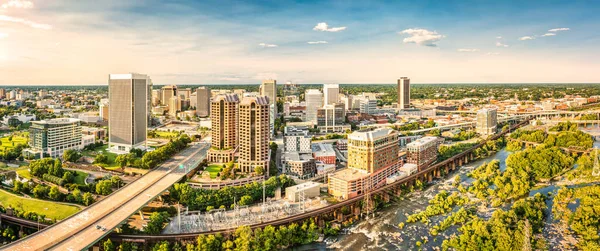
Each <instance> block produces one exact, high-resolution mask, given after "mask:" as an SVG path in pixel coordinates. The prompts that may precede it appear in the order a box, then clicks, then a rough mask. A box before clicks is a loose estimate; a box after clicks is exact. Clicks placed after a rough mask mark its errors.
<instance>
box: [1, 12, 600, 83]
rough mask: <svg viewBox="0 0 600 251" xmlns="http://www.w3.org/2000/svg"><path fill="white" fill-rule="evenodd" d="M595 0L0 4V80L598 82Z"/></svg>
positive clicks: (75, 81) (52, 81) (82, 81)
mask: <svg viewBox="0 0 600 251" xmlns="http://www.w3.org/2000/svg"><path fill="white" fill-rule="evenodd" d="M222 6H229V7H228V8H222ZM599 6H600V4H598V3H593V2H576V3H572V2H567V1H554V2H552V3H547V2H545V1H544V2H543V1H528V2H526V3H520V2H513V1H510V2H502V3H483V2H480V1H460V2H459V1H448V2H444V3H437V2H436V3H413V2H407V1H401V2H395V1H394V2H389V1H377V2H375V1H370V2H349V3H347V2H345V1H339V2H338V1H329V2H314V1H303V2H292V1H276V2H268V1H251V2H238V1H231V2H228V3H221V4H216V3H215V2H212V1H202V3H198V2H195V1H173V2H169V3H162V2H160V1H138V2H137V3H122V2H121V1H112V0H111V1H103V2H102V5H98V4H97V3H94V2H88V1H79V2H70V1H60V0H59V1H52V2H43V1H35V0H32V1H26V0H0V76H2V78H1V79H0V85H98V84H101V85H102V84H106V83H107V82H108V81H107V80H108V74H109V73H127V72H139V73H143V74H148V75H149V76H151V77H152V79H153V80H154V82H155V83H156V84H157V85H164V84H251V83H257V84H258V83H260V82H261V81H262V80H264V79H277V80H279V81H280V82H281V83H284V82H285V81H287V80H291V81H294V82H298V83H301V84H302V83H330V82H333V83H390V84H392V83H394V81H396V79H397V78H398V77H400V76H410V77H411V79H412V80H413V81H412V82H413V83H590V82H592V83H597V82H600V77H598V75H597V74H595V73H596V72H595V71H596V70H597V69H598V68H600V63H599V62H598V61H597V60H596V59H597V58H598V56H600V50H599V49H598V48H597V44H598V42H599V40H600V31H598V30H597V29H595V28H596V27H597V25H598V23H599V22H600V18H599V17H597V16H596V15H595V12H597V10H598V9H599ZM507 17H510V18H507Z"/></svg>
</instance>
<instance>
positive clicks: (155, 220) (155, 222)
mask: <svg viewBox="0 0 600 251" xmlns="http://www.w3.org/2000/svg"><path fill="white" fill-rule="evenodd" d="M168 220H169V214H168V213H167V212H154V213H152V215H150V220H149V221H148V224H147V226H146V228H144V232H146V233H149V234H159V233H160V232H161V231H162V229H163V227H164V224H165V223H166V222H167V221H168Z"/></svg>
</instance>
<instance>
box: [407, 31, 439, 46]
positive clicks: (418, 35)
mask: <svg viewBox="0 0 600 251" xmlns="http://www.w3.org/2000/svg"><path fill="white" fill-rule="evenodd" d="M399 34H408V35H410V37H407V38H405V39H404V40H402V41H403V42H404V43H415V44H418V45H425V46H431V47H435V46H437V44H436V43H437V42H438V41H440V40H441V39H442V38H444V37H446V36H444V35H442V34H439V33H437V31H429V30H426V29H406V30H403V31H401V32H399Z"/></svg>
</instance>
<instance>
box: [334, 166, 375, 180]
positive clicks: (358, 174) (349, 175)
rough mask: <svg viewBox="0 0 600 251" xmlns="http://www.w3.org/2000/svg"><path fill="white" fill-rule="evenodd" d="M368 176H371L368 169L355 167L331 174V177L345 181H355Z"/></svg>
mask: <svg viewBox="0 0 600 251" xmlns="http://www.w3.org/2000/svg"><path fill="white" fill-rule="evenodd" d="M367 177H369V173H368V172H367V171H366V170H358V169H354V168H346V169H344V170H341V171H338V172H335V173H333V174H331V175H330V176H329V178H335V179H340V180H343V181H353V180H358V179H363V178H367Z"/></svg>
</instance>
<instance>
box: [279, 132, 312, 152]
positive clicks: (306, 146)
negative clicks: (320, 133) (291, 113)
mask: <svg viewBox="0 0 600 251" xmlns="http://www.w3.org/2000/svg"><path fill="white" fill-rule="evenodd" d="M311 141H312V136H310V135H308V127H306V126H286V127H285V129H284V133H283V145H284V151H285V152H301V153H307V152H311V150H312V149H311V147H310V142H311Z"/></svg>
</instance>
